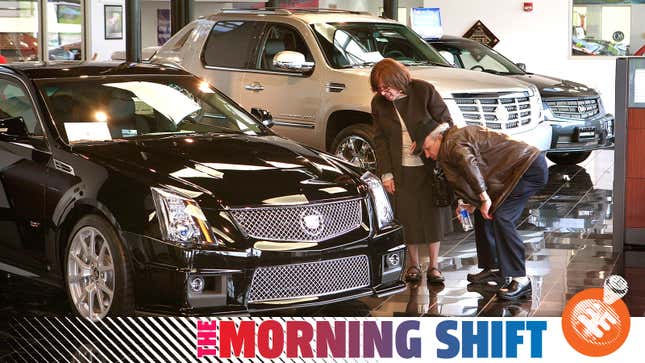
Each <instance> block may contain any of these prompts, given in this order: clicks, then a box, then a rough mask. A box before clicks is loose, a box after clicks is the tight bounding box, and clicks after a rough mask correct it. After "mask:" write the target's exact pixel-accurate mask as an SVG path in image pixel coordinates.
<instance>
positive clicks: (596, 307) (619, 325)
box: [562, 276, 630, 357]
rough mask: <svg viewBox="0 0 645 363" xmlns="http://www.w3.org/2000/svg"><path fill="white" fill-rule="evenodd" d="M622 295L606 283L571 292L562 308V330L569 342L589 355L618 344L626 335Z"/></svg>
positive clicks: (604, 352)
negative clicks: (572, 293)
mask: <svg viewBox="0 0 645 363" xmlns="http://www.w3.org/2000/svg"><path fill="white" fill-rule="evenodd" d="M612 277H613V276H612ZM617 277H618V276H617ZM621 279H622V278H621ZM623 281H624V280H623ZM626 291H627V290H626V286H625V291H624V292H625V293H626ZM622 296H624V293H623V292H622V291H621V292H618V291H616V290H615V289H614V290H610V289H608V287H607V286H606V287H605V289H602V288H594V289H587V290H584V291H581V292H579V293H577V294H576V295H574V296H573V298H572V299H571V300H569V302H567V305H566V306H565V308H564V311H563V312H562V331H563V333H564V337H565V338H566V339H567V342H569V345H571V346H572V347H573V348H574V349H575V350H577V351H578V352H580V353H582V354H584V355H587V356H590V357H601V356H605V355H608V354H611V353H613V352H615V351H616V350H617V349H618V348H620V346H621V345H623V343H624V342H625V339H627V335H628V334H629V323H630V317H629V310H628V309H627V305H625V303H624V302H623V300H621V299H620V297H622Z"/></svg>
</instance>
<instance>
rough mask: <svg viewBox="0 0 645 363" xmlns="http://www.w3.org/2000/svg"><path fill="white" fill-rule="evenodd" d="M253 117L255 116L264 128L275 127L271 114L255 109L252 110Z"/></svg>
mask: <svg viewBox="0 0 645 363" xmlns="http://www.w3.org/2000/svg"><path fill="white" fill-rule="evenodd" d="M251 115H253V116H255V118H256V119H258V121H260V122H262V124H263V125H264V126H266V127H269V128H270V127H273V116H271V112H269V111H267V110H264V109H261V108H255V107H254V108H252V109H251Z"/></svg>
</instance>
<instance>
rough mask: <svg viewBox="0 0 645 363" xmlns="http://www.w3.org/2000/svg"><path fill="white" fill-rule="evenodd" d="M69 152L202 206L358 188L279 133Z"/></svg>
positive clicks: (290, 199) (340, 170)
mask: <svg viewBox="0 0 645 363" xmlns="http://www.w3.org/2000/svg"><path fill="white" fill-rule="evenodd" d="M74 151H75V152H77V153H79V154H81V155H83V156H85V157H87V158H90V159H91V160H93V161H95V162H97V163H100V164H103V165H104V166H106V167H108V168H110V169H113V170H115V171H116V172H118V173H119V174H121V175H126V176H127V177H130V178H137V179H139V180H138V181H139V182H140V183H146V184H150V186H154V185H163V184H168V185H172V186H175V187H179V188H182V189H186V190H189V191H191V192H198V195H199V197H196V199H197V201H198V202H199V203H200V205H202V206H203V207H205V208H222V207H240V206H251V205H278V204H301V203H307V202H313V201H320V200H328V199H334V198H343V197H352V196H356V195H359V194H362V193H361V192H360V190H362V187H361V186H360V185H362V183H360V181H359V180H358V179H357V178H356V174H355V173H354V174H353V175H354V177H353V176H352V171H351V170H350V169H349V168H348V167H347V166H345V165H344V164H343V163H342V162H340V161H338V160H337V159H335V158H333V157H331V156H329V155H326V154H322V153H319V152H316V151H314V150H312V149H309V148H307V147H304V146H301V145H299V144H297V143H295V142H293V141H289V140H286V139H283V138H280V137H278V136H263V137H260V136H247V135H219V136H197V137H195V136H193V137H188V136H182V137H178V136H174V137H172V138H165V139H156V140H146V141H139V142H134V141H132V142H120V143H110V144H100V145H77V146H75V147H74Z"/></svg>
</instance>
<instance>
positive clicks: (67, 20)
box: [0, 0, 645, 359]
mask: <svg viewBox="0 0 645 363" xmlns="http://www.w3.org/2000/svg"><path fill="white" fill-rule="evenodd" d="M644 17H645V1H644V0H533V1H531V0H494V1H491V0H489V1H484V0H268V1H231V0H229V1H218V0H170V1H156V0H0V270H1V275H0V315H1V316H2V318H1V319H0V320H1V322H0V332H1V333H0V342H2V341H4V340H6V339H9V336H10V335H11V334H9V333H7V331H9V330H10V329H11V324H10V322H11V321H12V318H15V317H25V316H27V317H71V316H81V317H84V318H88V319H90V320H93V321H97V320H101V319H103V318H105V317H108V316H121V315H126V316H150V315H155V316H158V315H161V316H215V315H223V316H252V317H254V316H258V317H260V316H285V317H288V316H305V317H306V316H334V317H339V316H340V317H437V316H444V317H559V316H561V315H562V312H563V310H564V308H565V305H566V303H567V301H569V300H570V299H571V298H572V296H573V295H575V294H576V293H578V292H580V291H582V290H584V289H588V288H593V287H602V286H603V283H604V282H605V281H606V279H607V277H609V276H610V275H620V276H623V277H624V278H625V280H626V281H627V284H628V292H627V294H626V295H625V298H624V300H625V303H626V304H627V306H628V308H629V311H630V313H631V315H632V316H644V315H645V283H644V282H643V281H645V279H644V278H645V146H644V145H645V57H643V54H644V53H645V22H644V21H643V18H644ZM384 59H393V60H394V61H395V62H388V61H383V60H384ZM379 67H380V68H379ZM417 93H419V94H417ZM421 93H423V94H421ZM415 102H416V103H419V107H416V108H415V109H412V108H413V106H414V104H415ZM641 142H642V143H641ZM435 146H436V149H434V148H435ZM433 150H437V151H436V152H434V153H433ZM518 150H519V151H518ZM544 160H545V164H544V165H542V164H540V165H542V166H540V168H541V169H540V170H541V171H540V172H542V171H544V172H543V173H542V174H543V175H544V178H543V179H545V180H546V182H545V183H543V182H540V183H538V184H540V185H539V188H535V190H532V191H531V192H530V193H529V192H527V191H524V190H523V189H522V188H524V189H526V190H528V189H527V188H528V184H530V180H529V179H530V178H529V177H528V176H527V175H528V174H529V173H530V172H531V171H532V170H533V169H535V168H538V166H536V165H538V164H539V163H538V161H544ZM527 178H529V179H527ZM413 187H414V188H417V189H415V190H411V189H413ZM520 191H521V192H522V193H523V194H522V193H520ZM489 194H490V195H489ZM491 198H492V201H491ZM522 198H523V199H522ZM491 203H492V204H491ZM511 204H512V206H513V207H512V208H511ZM489 207H490V209H489ZM511 209H513V210H512V211H510V210H511ZM489 212H490V215H489ZM489 218H490V219H489ZM515 242H516V243H515ZM510 265H512V266H510ZM509 266H510V267H509ZM518 271H520V272H518ZM12 339H13V338H12ZM24 339H27V340H28V339H29V336H25V337H24ZM0 346H4V344H0ZM12 349H15V346H14V345H11V344H8V345H6V347H4V348H2V350H1V351H0V356H2V354H7V353H10V352H11V350H12ZM0 359H1V358H0Z"/></svg>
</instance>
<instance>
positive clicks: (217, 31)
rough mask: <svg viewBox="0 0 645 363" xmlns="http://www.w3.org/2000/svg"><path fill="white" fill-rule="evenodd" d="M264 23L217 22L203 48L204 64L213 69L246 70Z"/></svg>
mask: <svg viewBox="0 0 645 363" xmlns="http://www.w3.org/2000/svg"><path fill="white" fill-rule="evenodd" d="M263 27H264V22H257V21H220V22H217V23H216V24H215V25H214V26H213V29H211V33H210V35H209V36H208V40H207V41H206V46H205V47H204V53H203V58H204V64H205V65H207V66H213V67H227V68H248V67H249V64H250V62H251V57H252V56H253V53H254V51H255V50H256V49H257V44H258V42H259V38H260V34H261V32H262V28H263Z"/></svg>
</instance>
